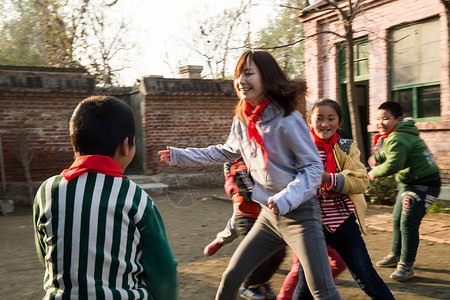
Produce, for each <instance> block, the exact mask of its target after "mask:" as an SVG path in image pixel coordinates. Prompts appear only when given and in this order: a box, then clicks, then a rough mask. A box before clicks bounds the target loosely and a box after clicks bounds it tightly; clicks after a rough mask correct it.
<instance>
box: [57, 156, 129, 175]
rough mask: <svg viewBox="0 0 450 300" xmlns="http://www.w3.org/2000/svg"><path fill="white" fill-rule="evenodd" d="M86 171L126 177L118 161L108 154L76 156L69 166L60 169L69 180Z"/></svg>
mask: <svg viewBox="0 0 450 300" xmlns="http://www.w3.org/2000/svg"><path fill="white" fill-rule="evenodd" d="M86 172H94V173H101V174H105V175H109V176H114V177H126V176H124V175H123V173H122V169H121V167H120V165H119V163H118V162H116V161H115V160H113V159H112V158H111V157H109V156H103V155H85V156H78V157H76V158H75V161H74V162H73V164H72V165H71V166H70V168H68V169H65V170H64V171H62V172H61V175H62V176H63V177H64V178H66V179H67V180H68V181H70V180H72V179H74V178H76V177H78V176H80V175H82V174H84V173H86Z"/></svg>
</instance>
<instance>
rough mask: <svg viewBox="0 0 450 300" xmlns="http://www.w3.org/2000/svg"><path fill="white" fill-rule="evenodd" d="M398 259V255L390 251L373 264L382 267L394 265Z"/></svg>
mask: <svg viewBox="0 0 450 300" xmlns="http://www.w3.org/2000/svg"><path fill="white" fill-rule="evenodd" d="M399 261H400V257H398V256H397V255H394V254H392V253H391V254H389V255H388V256H386V257H385V258H383V259H382V260H380V261H378V262H377V263H376V264H375V265H376V266H377V267H382V268H388V267H395V266H397V263H398V262H399Z"/></svg>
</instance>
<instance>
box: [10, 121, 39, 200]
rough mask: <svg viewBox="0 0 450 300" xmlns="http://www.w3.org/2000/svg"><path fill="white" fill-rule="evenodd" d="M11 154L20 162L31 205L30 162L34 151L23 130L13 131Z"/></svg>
mask: <svg viewBox="0 0 450 300" xmlns="http://www.w3.org/2000/svg"><path fill="white" fill-rule="evenodd" d="M11 143H12V144H13V145H14V146H13V148H12V151H11V152H12V154H13V155H14V157H16V159H17V160H18V161H19V162H20V165H21V166H22V168H23V172H24V175H25V179H26V182H27V189H28V197H29V200H30V204H31V205H33V200H34V191H33V181H32V176H31V162H32V160H33V157H34V154H35V151H34V149H33V148H32V146H31V144H30V141H29V140H28V136H27V132H26V130H25V129H24V128H18V129H15V130H14V132H13V133H12V142H11Z"/></svg>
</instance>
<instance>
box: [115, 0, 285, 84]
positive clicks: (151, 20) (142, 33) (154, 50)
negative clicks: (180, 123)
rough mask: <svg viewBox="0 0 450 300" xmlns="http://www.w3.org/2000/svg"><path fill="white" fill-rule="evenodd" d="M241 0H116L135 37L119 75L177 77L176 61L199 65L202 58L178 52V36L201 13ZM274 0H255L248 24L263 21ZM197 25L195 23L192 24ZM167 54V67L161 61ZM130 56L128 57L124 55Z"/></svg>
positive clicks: (272, 9) (269, 14) (187, 30)
mask: <svg viewBox="0 0 450 300" xmlns="http://www.w3.org/2000/svg"><path fill="white" fill-rule="evenodd" d="M240 2H241V0H226V1H224V0H166V1H155V0H126V1H119V2H118V3H119V6H120V7H118V9H120V10H121V11H122V13H123V15H124V17H125V18H129V19H131V20H132V21H131V23H130V25H129V34H130V35H132V38H133V39H135V40H138V41H139V42H138V46H137V47H136V49H134V50H133V51H134V52H133V53H135V54H133V55H132V58H131V68H128V69H127V70H124V71H123V72H122V73H121V77H122V78H124V80H125V81H126V83H127V84H128V85H129V84H132V83H133V82H134V83H135V82H136V80H137V79H138V78H141V77H142V76H146V75H162V76H164V77H166V78H171V77H177V76H179V75H178V74H174V73H175V71H177V67H178V66H174V64H176V61H181V60H182V61H186V62H187V64H194V65H201V64H202V61H200V60H198V59H197V60H196V59H194V58H192V61H191V60H190V58H189V57H186V55H187V54H186V53H183V52H180V48H181V45H180V43H182V39H186V38H187V39H189V36H190V35H191V34H192V32H193V28H192V27H193V26H195V25H196V24H197V23H198V22H199V20H201V19H202V18H205V16H209V15H216V14H219V13H221V12H223V10H224V9H225V8H230V7H237V6H238V5H239V3H240ZM276 2H277V1H274V0H255V1H254V3H257V6H256V7H255V8H253V9H252V10H251V14H250V18H251V26H252V28H254V29H257V28H262V27H264V26H265V25H267V22H268V20H269V18H270V17H272V16H273V15H274V13H275V11H276V9H277V6H276ZM196 28H197V27H196ZM167 55H168V56H169V60H171V62H172V63H171V64H172V65H171V68H169V65H168V64H167V63H165V62H164V61H165V60H166V61H167V58H166V57H167ZM124 59H130V57H127V58H124Z"/></svg>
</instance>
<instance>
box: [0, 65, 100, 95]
mask: <svg viewBox="0 0 450 300" xmlns="http://www.w3.org/2000/svg"><path fill="white" fill-rule="evenodd" d="M6 90H8V91H45V92H61V91H65V92H67V91H70V92H76V93H90V92H92V91H93V90H94V79H93V77H92V76H90V75H89V74H88V73H87V72H86V70H84V69H77V68H69V69H66V68H47V67H16V66H0V91H6Z"/></svg>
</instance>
